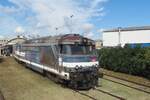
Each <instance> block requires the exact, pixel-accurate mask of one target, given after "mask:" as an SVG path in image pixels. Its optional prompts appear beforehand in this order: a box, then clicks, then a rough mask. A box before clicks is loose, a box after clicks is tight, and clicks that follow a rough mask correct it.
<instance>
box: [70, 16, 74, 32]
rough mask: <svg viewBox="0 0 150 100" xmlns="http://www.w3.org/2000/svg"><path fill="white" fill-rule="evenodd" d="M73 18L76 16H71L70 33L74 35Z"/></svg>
mask: <svg viewBox="0 0 150 100" xmlns="http://www.w3.org/2000/svg"><path fill="white" fill-rule="evenodd" d="M73 17H74V15H71V16H70V18H71V21H70V22H71V24H70V32H71V33H72V25H73V22H72V18H73Z"/></svg>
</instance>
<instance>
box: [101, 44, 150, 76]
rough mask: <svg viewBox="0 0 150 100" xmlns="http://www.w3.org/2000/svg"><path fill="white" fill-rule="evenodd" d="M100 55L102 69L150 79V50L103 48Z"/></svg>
mask: <svg viewBox="0 0 150 100" xmlns="http://www.w3.org/2000/svg"><path fill="white" fill-rule="evenodd" d="M98 53H99V63H100V66H101V67H103V68H105V69H108V70H113V71H118V72H123V73H128V74H133V75H139V76H144V77H147V78H149V79H150V48H141V47H140V46H137V47H134V48H131V47H130V46H126V47H125V48H121V47H116V48H102V49H101V50H99V52H98Z"/></svg>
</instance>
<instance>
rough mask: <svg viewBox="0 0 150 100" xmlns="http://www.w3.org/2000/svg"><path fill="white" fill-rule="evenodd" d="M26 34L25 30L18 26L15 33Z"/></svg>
mask: <svg viewBox="0 0 150 100" xmlns="http://www.w3.org/2000/svg"><path fill="white" fill-rule="evenodd" d="M24 32H25V30H24V29H23V28H22V27H21V26H18V27H16V29H15V33H24Z"/></svg>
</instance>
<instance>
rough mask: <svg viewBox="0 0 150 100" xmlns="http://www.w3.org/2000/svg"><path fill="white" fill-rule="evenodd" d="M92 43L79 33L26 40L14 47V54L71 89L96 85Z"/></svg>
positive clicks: (36, 69) (96, 73)
mask: <svg viewBox="0 0 150 100" xmlns="http://www.w3.org/2000/svg"><path fill="white" fill-rule="evenodd" d="M94 48H95V42H94V41H93V40H91V39H88V38H85V37H83V36H81V35H78V34H67V35H60V36H53V37H51V36H50V37H43V38H37V39H31V40H27V41H25V42H24V43H22V44H17V45H16V46H15V53H14V57H15V58H16V60H18V61H19V62H23V63H25V64H26V66H27V67H29V68H31V69H33V70H35V71H38V72H40V73H43V74H45V75H47V77H50V78H53V79H54V80H55V81H56V82H62V83H65V84H67V85H68V86H69V87H71V88H74V89H90V88H93V87H95V86H97V85H98V70H99V66H98V60H97V57H96V55H94V54H93V53H92V51H93V50H94Z"/></svg>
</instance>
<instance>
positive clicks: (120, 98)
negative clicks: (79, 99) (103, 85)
mask: <svg viewBox="0 0 150 100" xmlns="http://www.w3.org/2000/svg"><path fill="white" fill-rule="evenodd" d="M94 90H95V91H97V92H101V93H104V94H107V95H109V96H112V97H114V98H116V99H117V100H126V99H125V98H123V97H120V96H118V95H115V94H112V93H110V92H107V91H105V90H102V89H96V88H95V89H94ZM74 91H75V92H77V93H79V94H80V95H83V96H85V97H88V98H90V99H92V100H98V99H97V98H94V97H92V96H90V95H88V94H86V93H82V92H80V91H78V90H74Z"/></svg>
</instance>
